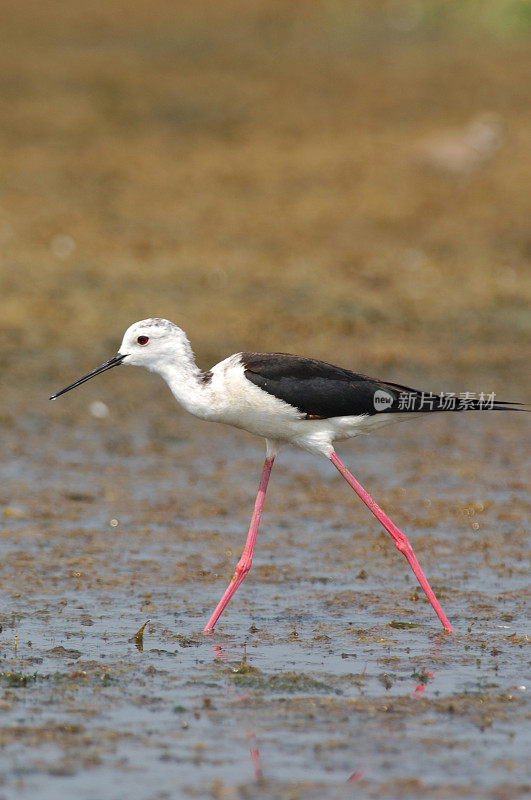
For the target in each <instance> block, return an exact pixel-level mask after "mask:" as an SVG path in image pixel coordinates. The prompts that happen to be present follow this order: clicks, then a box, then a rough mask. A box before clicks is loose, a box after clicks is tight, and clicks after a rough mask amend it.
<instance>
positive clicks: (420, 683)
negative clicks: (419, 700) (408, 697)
mask: <svg viewBox="0 0 531 800" xmlns="http://www.w3.org/2000/svg"><path fill="white" fill-rule="evenodd" d="M413 677H414V678H416V679H417V685H416V687H415V691H414V692H413V697H420V695H421V694H422V693H423V692H425V691H426V686H427V685H428V681H429V680H431V678H434V677H435V675H434V674H433V672H429V671H428V670H427V669H425V670H424V672H414V673H413Z"/></svg>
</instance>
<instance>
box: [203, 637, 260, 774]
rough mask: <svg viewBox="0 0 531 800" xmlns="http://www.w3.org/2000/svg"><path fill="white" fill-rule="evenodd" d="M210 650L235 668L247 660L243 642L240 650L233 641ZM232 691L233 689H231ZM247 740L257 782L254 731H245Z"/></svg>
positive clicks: (243, 697)
mask: <svg viewBox="0 0 531 800" xmlns="http://www.w3.org/2000/svg"><path fill="white" fill-rule="evenodd" d="M207 638H208V639H210V640H211V641H212V636H211V635H208V636H207ZM212 650H213V651H214V657H215V658H216V659H217V660H218V661H222V662H223V663H224V664H230V663H233V664H235V665H236V667H235V668H236V669H241V667H242V666H244V665H245V664H246V662H247V651H246V648H245V644H244V645H243V646H242V649H241V651H240V650H239V649H236V647H235V646H234V644H233V643H231V645H230V646H228V645H227V644H221V643H218V644H213V645H212ZM232 691H234V690H232ZM248 700H251V696H250V695H238V696H235V697H234V698H233V702H234V703H244V702H246V701H248ZM246 736H247V740H248V742H249V745H250V755H251V763H252V765H253V771H254V778H255V781H256V782H257V783H259V782H261V781H263V779H264V773H263V770H262V761H261V758H260V751H259V750H258V744H257V741H256V734H255V732H254V731H247V733H246Z"/></svg>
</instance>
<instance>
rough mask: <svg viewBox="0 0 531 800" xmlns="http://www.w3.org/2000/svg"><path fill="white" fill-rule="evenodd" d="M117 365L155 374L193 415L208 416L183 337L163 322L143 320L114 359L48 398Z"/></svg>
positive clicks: (198, 376)
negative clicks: (126, 365) (137, 368)
mask: <svg viewBox="0 0 531 800" xmlns="http://www.w3.org/2000/svg"><path fill="white" fill-rule="evenodd" d="M121 364H128V365H129V366H135V367H145V368H146V369H148V370H150V371H151V372H157V373H158V374H159V375H161V376H162V377H163V378H164V380H165V381H166V382H167V383H168V385H169V387H170V389H171V391H172V393H173V395H174V396H175V398H176V399H177V400H178V401H179V402H180V403H182V405H183V406H184V408H186V409H187V410H188V411H191V412H192V413H195V414H196V415H197V416H201V417H205V416H207V415H208V410H209V409H208V402H207V398H206V397H205V392H204V387H203V386H202V381H201V376H202V374H203V373H202V372H201V370H200V369H199V367H198V366H197V364H196V363H195V360H194V354H193V351H192V347H191V345H190V342H189V341H188V339H187V337H186V334H185V332H184V331H183V330H181V328H179V327H178V326H177V325H174V324H173V322H170V321H169V320H167V319H159V318H157V317H154V318H152V319H143V320H141V321H140V322H135V323H133V325H131V326H130V327H129V328H128V329H127V330H126V332H125V334H124V338H123V340H122V344H121V345H120V349H119V351H118V352H117V353H116V355H115V356H113V357H112V358H110V359H109V360H108V361H105V363H104V364H101V365H100V366H99V367H96V369H93V370H92V371H91V372H89V373H87V375H84V376H83V377H82V378H80V379H79V380H77V381H75V382H74V383H71V384H70V385H69V386H66V387H65V388H64V389H62V390H61V391H60V392H57V394H54V395H53V396H52V397H51V398H50V399H51V400H55V398H56V397H59V395H62V394H64V393H65V392H69V391H70V390H71V389H75V387H76V386H80V385H81V384H82V383H85V382H86V381H88V380H90V379H91V378H94V376H95V375H99V374H100V373H101V372H106V371H107V370H109V369H112V368H113V367H118V366H120V365H121Z"/></svg>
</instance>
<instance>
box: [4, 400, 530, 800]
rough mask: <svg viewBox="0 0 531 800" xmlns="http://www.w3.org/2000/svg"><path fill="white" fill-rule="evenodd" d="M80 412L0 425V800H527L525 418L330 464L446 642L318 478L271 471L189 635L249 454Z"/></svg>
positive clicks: (290, 468)
mask: <svg viewBox="0 0 531 800" xmlns="http://www.w3.org/2000/svg"><path fill="white" fill-rule="evenodd" d="M84 402H85V398H84V397H81V396H80V397H78V398H77V399H75V400H73V401H72V404H73V407H74V409H77V410H78V412H79V413H78V414H77V416H75V415H73V416H72V417H69V416H68V414H69V413H70V412H69V411H68V410H67V409H68V407H67V406H66V404H65V405H64V406H63V407H62V408H58V407H57V406H54V407H53V412H52V413H51V415H50V418H49V419H47V418H43V417H40V416H38V415H37V414H32V413H31V412H30V411H27V412H26V413H25V414H22V415H20V414H19V413H18V408H17V405H16V404H13V405H12V406H11V407H10V406H9V405H8V407H7V410H6V412H5V418H4V429H5V444H4V446H5V450H4V458H3V462H2V465H1V470H2V480H1V490H0V491H1V494H0V500H1V502H2V509H1V513H2V516H1V517H0V520H1V529H0V530H1V541H2V556H3V557H2V562H1V570H0V587H1V591H2V598H3V599H2V610H1V619H0V623H1V625H2V630H1V633H0V646H1V657H2V666H1V670H0V672H1V675H0V683H1V695H0V697H1V699H0V709H1V714H2V716H1V723H0V726H1V727H0V742H1V747H0V775H1V778H0V780H1V783H0V798H6V800H11V798H20V800H33V799H34V798H37V797H38V798H39V799H40V800H56V798H60V797H64V798H67V797H68V798H71V797H76V798H78V800H93V798H105V800H121V799H122V798H124V800H125V798H127V800H147V799H148V798H149V799H150V800H151V799H152V798H153V800H158V799H159V798H160V800H162V798H180V797H182V798H223V799H225V798H227V799H228V800H232V799H233V798H255V797H256V798H262V797H263V798H282V800H298V799H299V798H300V799H301V800H303V799H304V800H306V799H307V798H315V799H316V800H317V798H330V800H336V799H337V800H340V798H353V797H356V798H365V797H366V798H395V797H396V798H402V797H406V798H409V797H419V798H459V797H463V798H486V797H488V798H494V799H495V800H505V799H507V800H511V799H512V798H518V797H524V796H527V795H528V792H529V783H528V776H526V760H528V753H529V745H530V741H529V736H527V738H526V727H525V720H526V696H527V694H528V693H529V688H528V689H527V690H526V688H525V687H526V686H527V687H529V679H530V678H529V672H528V667H527V664H528V660H527V659H528V639H527V636H526V621H525V609H524V600H525V592H526V587H527V575H528V563H527V562H526V557H527V555H528V553H527V551H526V531H525V518H526V507H525V488H526V482H525V481H526V476H525V474H524V472H523V468H524V464H525V459H526V446H525V433H526V424H527V419H526V417H525V415H517V414H505V415H504V414H500V415H494V414H484V415H479V414H474V415H465V417H466V418H465V417H463V416H460V417H459V418H457V417H455V416H454V417H452V416H451V415H446V416H445V417H440V418H438V419H430V420H422V421H418V422H416V423H415V424H412V425H397V426H394V427H392V428H389V429H387V430H384V431H382V432H381V433H379V434H378V435H376V436H373V437H370V438H362V437H360V438H359V439H357V440H356V441H354V442H352V443H350V444H348V445H346V446H344V447H342V448H341V449H340V451H339V452H340V453H341V454H342V455H343V456H344V457H345V460H346V462H347V463H348V464H349V465H350V466H351V467H352V469H353V471H354V474H356V475H357V477H358V478H359V480H360V481H361V482H362V483H363V484H364V485H365V486H366V487H367V488H368V490H369V491H370V492H371V493H372V494H373V496H374V497H375V499H376V500H377V501H378V502H379V503H380V504H381V505H382V506H383V508H384V509H385V510H386V511H387V512H388V513H389V515H390V516H391V518H392V519H393V520H394V521H395V522H396V523H397V524H398V525H399V527H401V528H402V529H403V530H404V531H405V532H406V534H407V535H408V536H409V538H410V541H411V543H412V544H413V546H414V549H415V552H416V554H417V557H418V559H419V561H420V563H421V565H422V566H423V568H424V569H425V572H426V574H427V575H428V577H429V579H430V580H431V582H432V585H433V587H434V589H435V591H436V593H437V594H438V596H439V599H440V600H441V604H442V606H443V608H444V610H445V611H446V613H447V615H448V617H449V619H450V620H451V622H452V624H453V625H454V627H455V635H453V636H450V635H447V634H445V633H443V632H442V629H441V628H440V624H439V622H438V620H437V618H436V617H435V615H434V614H433V612H432V610H431V608H430V606H429V605H428V603H427V602H426V600H425V598H424V596H423V595H422V594H421V593H419V592H418V591H417V586H416V583H415V580H414V577H413V575H412V573H411V572H410V571H409V568H408V566H407V564H406V562H405V561H404V559H403V558H402V557H401V556H400V554H399V553H398V552H397V551H396V550H395V549H394V547H393V544H392V542H391V540H390V539H389V537H388V536H387V534H386V533H385V532H384V531H383V529H382V528H380V526H379V525H378V523H377V522H376V521H375V520H374V518H373V517H372V516H371V515H370V514H369V513H368V511H367V510H366V509H365V507H364V506H363V505H362V504H361V503H360V501H359V500H358V499H357V498H356V497H355V496H354V494H353V493H352V492H351V491H350V489H349V487H348V486H347V485H346V484H345V483H344V482H343V481H341V479H340V477H339V475H338V474H337V473H336V472H335V470H334V469H333V468H332V467H331V465H329V464H328V463H327V462H326V461H324V460H323V461H322V462H320V461H319V460H318V459H316V458H312V457H310V456H307V455H306V454H304V453H299V452H296V451H288V450H286V451H285V452H281V454H280V455H279V458H278V459H277V464H276V465H275V468H274V471H273V474H272V480H271V484H270V490H269V493H268V497H267V499H266V506H265V511H264V516H263V525H262V528H261V531H260V534H259V538H258V545H257V549H256V556H255V562H254V564H253V567H252V570H251V573H250V575H249V577H248V579H247V581H246V582H245V583H244V584H243V586H242V587H241V589H240V590H239V592H238V594H237V595H236V597H235V599H234V600H233V602H232V603H231V605H230V606H229V608H228V609H227V611H226V612H225V614H224V616H223V617H222V619H221V621H220V623H218V628H217V629H216V632H215V634H213V635H211V636H208V637H205V636H203V634H202V633H201V631H202V628H203V626H204V624H205V622H206V620H207V619H208V616H209V614H210V612H211V610H212V608H213V607H214V605H215V604H216V602H217V600H218V599H219V596H220V595H221V593H222V591H223V590H224V588H225V586H226V584H227V582H228V580H229V579H230V577H231V575H232V571H233V567H234V564H235V562H236V560H237V558H238V556H239V553H240V551H241V548H242V547H243V543H244V540H245V534H246V529H247V525H248V521H249V517H250V514H251V510H252V504H253V500H254V494H255V491H256V487H257V483H258V479H259V475H260V470H261V463H262V459H263V449H262V445H261V442H259V441H258V440H254V439H253V438H251V437H249V436H247V435H245V434H241V433H239V432H235V431H230V430H228V429H225V428H222V427H218V426H209V425H206V424H201V423H197V422H195V421H194V420H193V419H191V418H189V417H186V416H185V415H184V414H181V415H179V412H177V411H175V412H174V413H175V416H174V417H172V419H171V421H169V422H167V421H166V420H165V419H164V420H163V421H160V422H158V428H157V426H155V425H153V419H152V420H151V423H148V422H144V421H143V417H141V416H140V415H139V414H138V413H137V412H135V413H133V414H131V415H129V416H128V415H120V416H119V417H117V416H115V414H114V412H113V410H112V409H111V413H110V415H109V417H108V418H106V419H104V420H95V419H93V418H91V417H90V415H89V414H88V413H86V412H85V411H83V409H84V405H83V403H84ZM76 404H77V405H76ZM150 413H151V412H150ZM146 416H148V415H146ZM36 454H37V455H36ZM148 620H149V621H148ZM146 621H148V622H147V625H146V627H145V629H144V632H143V638H140V637H136V638H135V633H136V632H137V631H138V630H139V629H140V627H141V626H142V625H143V624H144V623H145V622H146ZM527 730H528V729H527Z"/></svg>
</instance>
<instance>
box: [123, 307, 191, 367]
mask: <svg viewBox="0 0 531 800" xmlns="http://www.w3.org/2000/svg"><path fill="white" fill-rule="evenodd" d="M118 354H119V355H120V356H121V357H122V364H128V365H130V366H134V367H145V368H146V369H149V370H150V371H151V372H158V373H159V374H162V375H164V374H165V372H166V371H167V369H168V367H175V366H177V365H179V364H181V365H190V363H191V362H192V363H193V360H194V356H193V352H192V348H191V346H190V342H189V341H188V339H187V337H186V334H185V332H184V331H183V330H181V328H179V327H178V326H177V325H174V324H173V322H170V321H169V320H167V319H158V318H156V317H155V318H153V319H143V320H140V322H135V323H133V325H130V326H129V328H128V329H127V330H126V332H125V333H124V338H123V339H122V344H121V345H120V349H119V351H118Z"/></svg>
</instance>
